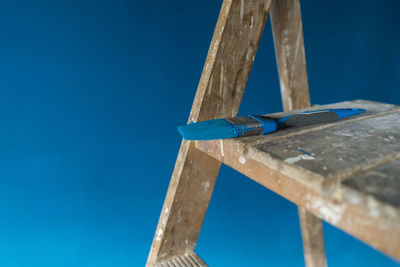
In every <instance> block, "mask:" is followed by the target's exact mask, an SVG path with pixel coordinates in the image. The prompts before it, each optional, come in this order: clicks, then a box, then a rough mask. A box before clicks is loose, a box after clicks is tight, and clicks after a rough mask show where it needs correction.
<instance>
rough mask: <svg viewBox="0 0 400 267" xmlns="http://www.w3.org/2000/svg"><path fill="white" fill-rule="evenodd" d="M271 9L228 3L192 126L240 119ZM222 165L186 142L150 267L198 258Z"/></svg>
mask: <svg viewBox="0 0 400 267" xmlns="http://www.w3.org/2000/svg"><path fill="white" fill-rule="evenodd" d="M270 7H271V0H246V1H245V0H224V2H223V4H222V9H221V12H220V14H219V18H218V22H217V25H216V28H215V32H214V35H213V38H212V41H211V45H210V49H209V51H208V55H207V59H206V62H205V65H204V68H203V73H202V76H201V78H200V82H199V86H198V89H197V92H196V96H195V99H194V102H193V106H192V110H191V113H190V116H189V121H194V122H196V121H202V120H207V119H214V118H218V117H232V116H236V114H237V111H238V109H239V105H240V102H241V100H242V96H243V92H244V89H245V86H246V84H247V79H248V76H249V73H250V70H251V67H252V65H253V61H254V56H255V54H256V51H257V48H258V44H259V42H260V39H261V35H262V32H263V30H264V26H265V23H266V20H267V16H268V12H269V9H270ZM221 144H222V143H221ZM220 164H221V163H220V162H219V161H217V160H215V159H213V158H211V157H210V156H208V155H206V154H204V153H203V152H201V151H199V150H197V149H196V148H195V147H194V143H192V142H191V141H183V142H182V144H181V148H180V150H179V154H178V158H177V161H176V164H175V168H174V171H173V174H172V178H171V182H170V185H169V188H168V192H167V196H166V198H165V202H164V206H163V208H162V212H161V215H160V219H159V222H158V226H157V229H156V233H155V236H154V239H153V243H152V246H151V250H150V254H149V257H148V260H147V266H154V265H156V264H157V263H160V264H161V263H162V262H163V261H168V260H169V259H171V262H168V263H166V266H168V265H172V266H174V265H173V264H174V261H175V260H176V261H178V262H179V261H182V256H181V255H193V253H192V252H193V250H194V248H195V245H196V242H197V238H198V235H199V233H200V229H201V225H202V223H203V219H204V216H205V213H206V211H207V207H208V203H209V200H210V198H211V194H212V191H213V188H214V184H215V181H216V178H217V175H218V172H219V168H220ZM174 257H178V258H176V259H174ZM188 257H189V256H188ZM190 257H191V256H190Z"/></svg>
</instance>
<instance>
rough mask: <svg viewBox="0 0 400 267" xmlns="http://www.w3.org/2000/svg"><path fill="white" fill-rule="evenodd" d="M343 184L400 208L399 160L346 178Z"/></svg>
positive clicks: (393, 140) (391, 140)
mask: <svg viewBox="0 0 400 267" xmlns="http://www.w3.org/2000/svg"><path fill="white" fill-rule="evenodd" d="M385 138H386V140H384V141H385V142H393V143H394V142H397V143H398V142H399V141H398V139H397V140H395V139H394V138H396V137H391V136H389V138H387V137H385ZM397 138H398V136H397ZM343 184H344V185H345V186H347V187H349V188H351V189H353V190H355V191H357V192H361V194H363V195H370V196H373V197H374V198H376V199H377V200H379V201H381V202H383V203H388V204H390V205H392V206H395V207H399V208H400V160H397V161H393V162H391V163H388V164H384V165H382V166H380V167H378V168H375V169H372V170H370V171H367V172H364V173H361V174H360V175H356V176H353V177H351V178H348V179H346V180H344V181H343ZM376 212H379V211H378V210H377V211H376ZM377 215H379V213H378V214H377Z"/></svg>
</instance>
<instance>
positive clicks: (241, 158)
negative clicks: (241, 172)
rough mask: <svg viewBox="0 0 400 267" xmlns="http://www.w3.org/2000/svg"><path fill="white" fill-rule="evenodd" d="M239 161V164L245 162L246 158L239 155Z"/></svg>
mask: <svg viewBox="0 0 400 267" xmlns="http://www.w3.org/2000/svg"><path fill="white" fill-rule="evenodd" d="M239 162H240V164H245V163H246V158H245V157H243V156H240V157H239Z"/></svg>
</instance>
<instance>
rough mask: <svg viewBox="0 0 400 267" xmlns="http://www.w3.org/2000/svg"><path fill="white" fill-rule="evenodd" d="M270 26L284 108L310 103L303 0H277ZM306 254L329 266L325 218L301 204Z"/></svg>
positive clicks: (311, 264)
mask: <svg viewBox="0 0 400 267" xmlns="http://www.w3.org/2000/svg"><path fill="white" fill-rule="evenodd" d="M271 27H272V32H273V37H274V45H275V55H276V61H277V64H278V71H279V81H280V87H281V96H282V104H283V109H284V110H285V111H290V110H293V109H299V108H307V107H309V106H310V96H309V89H308V77H307V68H306V57H305V50H304V41H303V27H302V19H301V10H300V0H279V1H274V2H273V4H272V7H271ZM299 219H300V224H301V234H302V237H303V248H304V258H305V262H306V266H307V267H315V266H318V267H323V266H326V257H325V248H324V237H323V230H322V222H321V220H320V219H319V218H317V217H315V216H314V215H313V214H311V213H309V212H307V211H306V210H303V209H302V208H299Z"/></svg>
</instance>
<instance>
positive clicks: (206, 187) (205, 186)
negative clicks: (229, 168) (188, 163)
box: [201, 181, 210, 193]
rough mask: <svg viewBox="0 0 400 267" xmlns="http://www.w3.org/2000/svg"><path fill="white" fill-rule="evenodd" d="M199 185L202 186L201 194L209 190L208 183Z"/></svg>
mask: <svg viewBox="0 0 400 267" xmlns="http://www.w3.org/2000/svg"><path fill="white" fill-rule="evenodd" d="M201 185H202V186H203V193H205V192H207V191H208V190H209V189H210V182H208V181H207V182H201Z"/></svg>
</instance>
